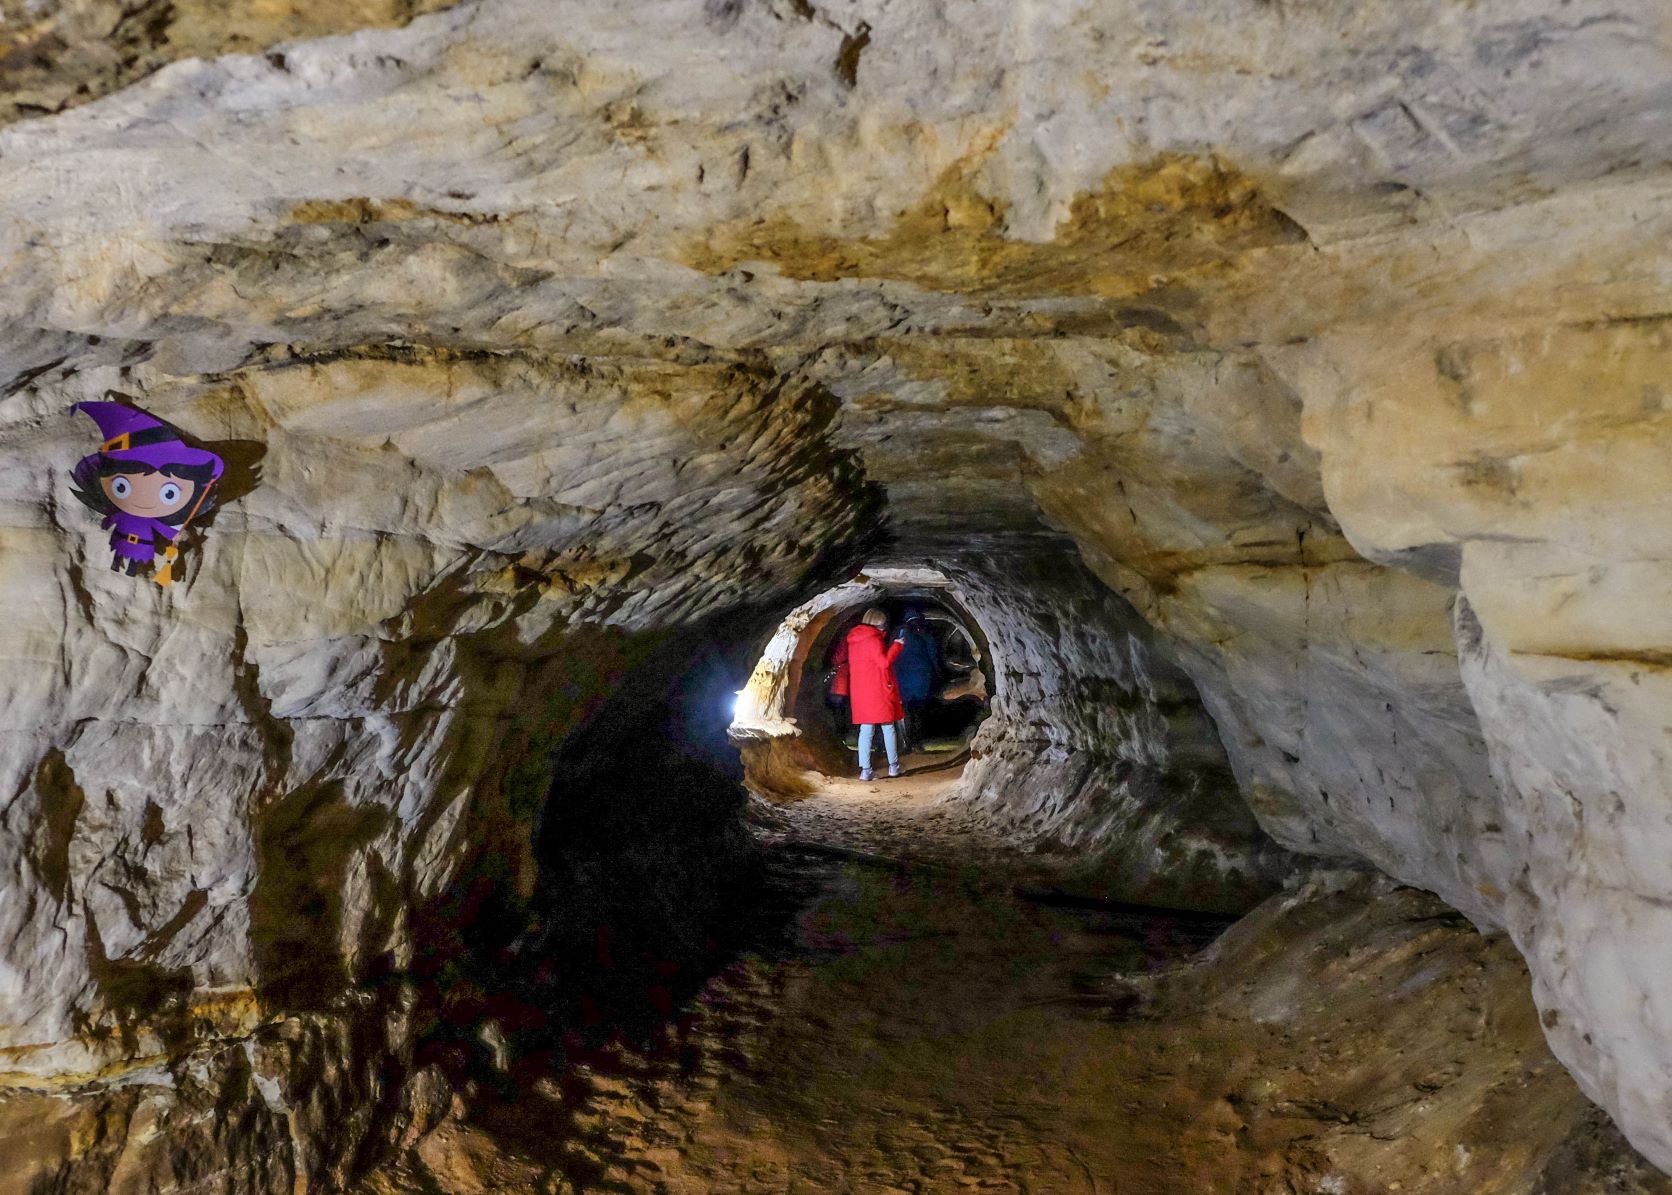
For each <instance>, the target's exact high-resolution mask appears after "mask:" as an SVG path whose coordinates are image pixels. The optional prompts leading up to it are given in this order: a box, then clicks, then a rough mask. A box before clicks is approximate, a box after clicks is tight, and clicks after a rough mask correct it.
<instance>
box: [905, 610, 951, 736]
mask: <svg viewBox="0 0 1672 1195" xmlns="http://www.w3.org/2000/svg"><path fill="white" fill-rule="evenodd" d="M894 637H895V640H896V641H897V642H898V643H899V644H900V654H899V655H898V656H897V657H896V658H895V660H894V677H895V680H896V681H898V682H899V685H900V701H901V703H902V704H903V705H904V706H905V707H906V716H905V717H904V718H902V719H901V730H902V732H903V737H904V739H905V743H906V745H905V747H904V748H903V749H904V750H908V751H920V750H922V748H923V707H924V706H925V705H926V704H928V701H929V698H930V696H931V695H932V694H933V693H934V691H935V682H936V681H937V680H938V679H939V677H940V645H939V644H938V643H936V642H935V636H934V634H933V633H932V632H931V631H930V630H929V621H928V619H926V618H924V617H923V611H922V610H921V609H920V608H919V607H917V606H911V607H908V608H907V610H906V616H905V618H904V620H903V621H902V622H901V624H900V629H899V630H898V631H897V632H895V636H894Z"/></svg>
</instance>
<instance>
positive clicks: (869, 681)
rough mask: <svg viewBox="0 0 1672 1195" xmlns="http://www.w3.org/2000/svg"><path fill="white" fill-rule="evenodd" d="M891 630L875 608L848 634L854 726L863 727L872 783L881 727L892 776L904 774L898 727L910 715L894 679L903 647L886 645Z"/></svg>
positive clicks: (865, 770) (865, 768) (864, 767)
mask: <svg viewBox="0 0 1672 1195" xmlns="http://www.w3.org/2000/svg"><path fill="white" fill-rule="evenodd" d="M887 626H888V615H887V614H885V613H884V612H883V610H882V607H880V606H872V607H871V608H870V609H869V610H867V611H865V614H864V616H863V617H862V618H861V619H860V622H859V625H858V626H856V627H854V628H853V630H851V631H849V632H848V638H847V648H848V700H849V701H850V702H851V703H852V705H853V720H854V724H855V725H856V726H858V727H859V778H860V779H861V780H869V779H871V743H872V741H873V739H874V737H875V735H876V729H877V727H879V726H880V727H882V741H883V746H884V747H885V748H886V749H887V751H888V774H889V775H890V776H898V775H899V774H900V744H899V740H898V738H897V737H896V735H895V731H894V724H895V723H896V722H898V721H899V720H900V719H901V718H903V717H905V716H906V711H905V707H904V706H903V705H901V704H900V686H899V684H898V683H897V682H896V681H895V679H894V657H895V656H897V655H899V654H900V645H899V644H898V643H895V644H892V645H887V646H885V645H884V643H883V629H884V628H885V627H887Z"/></svg>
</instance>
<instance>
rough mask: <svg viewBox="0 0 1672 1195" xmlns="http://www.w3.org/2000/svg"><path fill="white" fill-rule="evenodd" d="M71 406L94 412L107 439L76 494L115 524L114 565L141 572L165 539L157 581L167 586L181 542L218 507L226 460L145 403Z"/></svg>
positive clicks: (82, 470)
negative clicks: (195, 522)
mask: <svg viewBox="0 0 1672 1195" xmlns="http://www.w3.org/2000/svg"><path fill="white" fill-rule="evenodd" d="M72 409H73V410H77V411H80V412H82V413H83V414H84V415H87V416H89V417H90V418H91V419H92V420H93V422H94V423H96V424H98V425H99V434H100V435H102V436H103V437H104V443H103V444H101V445H99V450H98V451H97V452H95V453H93V454H92V455H90V456H85V457H83V458H82V459H81V460H80V461H79V462H78V463H77V464H76V467H75V468H74V470H72V471H71V473H70V478H71V480H72V482H73V483H74V484H73V491H72V492H73V493H74V494H75V496H76V497H77V498H79V499H81V501H82V502H84V503H85V504H87V505H88V506H90V507H92V508H93V509H94V510H96V511H98V512H99V513H100V514H102V515H103V516H104V522H103V524H101V525H102V526H105V527H109V528H110V529H111V532H110V550H111V552H112V553H113V556H112V559H111V562H110V567H111V568H112V569H118V570H119V569H122V568H124V567H125V568H126V569H127V570H128V575H129V576H130V577H131V576H134V575H135V574H136V573H138V572H139V570H140V568H141V566H145V565H154V564H155V562H156V558H157V543H158V541H159V540H161V541H162V543H163V544H164V548H163V564H162V567H161V568H158V569H156V571H155V572H154V574H153V576H152V580H154V581H156V583H157V584H158V585H161V586H163V587H164V588H167V587H168V586H169V585H170V584H172V583H173V581H174V562H175V560H176V559H177V558H178V556H179V549H178V548H177V547H176V546H175V544H174V541H175V539H177V538H178V537H179V535H180V533H181V532H182V531H184V530H185V529H186V527H187V526H189V525H190V523H191V521H192V520H193V519H195V518H197V517H199V516H201V515H203V514H205V513H207V512H208V510H209V509H210V507H211V506H212V505H213V499H212V497H211V495H212V493H213V491H214V489H215V483H216V482H218V481H220V479H221V473H222V472H223V471H225V469H226V462H224V461H223V460H221V458H220V457H218V456H216V455H215V454H214V453H212V452H210V451H208V450H207V449H203V448H193V447H192V446H191V445H189V444H187V443H186V442H185V441H184V440H182V439H181V438H180V433H179V432H178V431H177V430H175V429H174V428H173V427H171V426H169V425H168V424H166V423H164V422H163V421H162V420H161V419H158V418H156V417H155V416H153V415H150V414H147V413H146V412H145V411H142V410H140V409H139V408H138V407H130V406H127V405H125V404H123V403H116V402H82V403H77V404H76V405H75V406H74V407H73V408H72Z"/></svg>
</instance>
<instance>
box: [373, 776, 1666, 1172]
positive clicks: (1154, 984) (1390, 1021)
mask: <svg viewBox="0 0 1672 1195" xmlns="http://www.w3.org/2000/svg"><path fill="white" fill-rule="evenodd" d="M953 784H954V781H953V780H952V779H951V778H950V777H948V776H947V775H946V774H945V773H942V774H940V775H939V776H936V775H933V774H930V775H928V776H918V777H914V778H909V779H905V780H900V781H889V782H876V783H871V784H860V783H858V782H855V781H849V782H838V783H833V784H831V785H830V786H829V787H828V788H827V789H826V790H824V791H822V792H820V793H819V794H818V795H816V796H814V797H812V798H810V799H807V800H804V801H801V802H797V803H795V804H794V805H791V806H787V807H777V808H773V809H770V810H767V811H765V812H763V814H762V817H763V820H764V823H765V824H764V826H763V828H762V833H763V834H764V835H765V836H766V837H767V838H768V839H769V840H770V842H771V844H772V848H771V849H772V850H773V852H774V854H775V861H774V863H773V865H772V871H771V873H770V878H769V879H768V888H767V894H766V895H764V896H763V897H762V899H763V901H764V902H765V903H767V904H774V905H777V906H779V908H780V911H779V912H778V915H777V918H776V920H775V921H774V923H773V927H774V929H773V930H772V932H764V933H763V936H762V938H761V939H760V940H758V941H757V942H755V943H754V944H752V947H751V949H749V950H748V951H746V952H745V953H743V954H742V955H741V956H740V957H739V958H738V959H737V960H736V961H735V962H733V963H732V964H731V965H730V966H728V967H727V968H726V969H725V970H723V971H722V972H721V973H719V974H717V975H716V976H715V977H714V978H713V979H712V980H711V981H710V982H709V983H708V984H707V985H706V986H705V987H704V988H703V989H702V991H701V992H700V993H699V994H698V996H697V998H696V999H695V1001H694V1002H693V1003H692V1004H691V1005H690V1006H689V1007H687V1008H685V1009H682V1010H680V1012H679V1013H678V1014H677V1015H676V1016H675V1017H674V1018H671V1019H670V1020H669V1021H668V1022H667V1023H666V1024H665V1025H662V1026H660V1027H659V1028H658V1029H657V1030H656V1031H655V1032H654V1033H653V1034H652V1035H651V1036H650V1037H649V1038H648V1039H646V1040H645V1041H644V1042H643V1043H641V1044H637V1045H634V1044H629V1043H625V1042H617V1043H616V1044H615V1045H614V1046H612V1047H610V1048H608V1049H604V1050H601V1051H599V1052H597V1053H596V1054H594V1055H591V1056H589V1057H587V1058H586V1059H585V1061H584V1062H580V1063H579V1064H578V1065H574V1066H572V1067H571V1068H570V1069H569V1072H568V1073H569V1075H570V1077H571V1082H570V1083H569V1084H568V1085H567V1086H566V1087H563V1088H559V1087H557V1086H555V1085H552V1084H550V1083H549V1082H547V1083H543V1084H540V1085H539V1087H538V1090H536V1091H533V1092H530V1093H519V1094H518V1095H517V1096H516V1097H514V1098H511V1099H508V1100H507V1099H500V1098H496V1099H493V1100H490V1101H488V1102H486V1103H485V1104H484V1105H483V1106H482V1107H480V1108H479V1109H477V1110H475V1111H466V1110H463V1109H461V1112H460V1114H459V1115H458V1116H456V1117H455V1118H453V1119H450V1120H448V1121H447V1122H446V1123H445V1124H444V1125H442V1126H441V1127H440V1128H439V1129H438V1130H437V1131H436V1132H435V1133H433V1134H431V1135H429V1136H428V1137H425V1138H424V1139H423V1140H421V1141H420V1142H418V1143H417V1144H415V1145H414V1146H413V1147H412V1148H411V1149H409V1150H408V1151H407V1152H406V1153H405V1155H404V1156H403V1157H402V1159H401V1160H400V1161H399V1162H398V1163H397V1164H396V1165H395V1166H393V1167H391V1168H390V1169H388V1170H385V1171H383V1172H380V1173H379V1174H377V1175H375V1176H374V1177H372V1178H371V1179H370V1180H368V1182H367V1183H366V1185H365V1186H364V1187H363V1188H362V1189H361V1195H408V1193H413V1195H415V1193H417V1192H428V1193H430V1195H434V1192H436V1191H441V1192H444V1193H445V1195H463V1193H466V1192H468V1193H471V1195H475V1193H477V1192H502V1191H503V1192H510V1191H525V1190H540V1191H582V1190H597V1189H604V1190H621V1191H643V1192H663V1193H672V1192H691V1193H693V1195H695V1193H697V1192H705V1193H706V1192H784V1193H788V1192H827V1191H828V1192H839V1191H857V1190H865V1191H920V1192H954V1191H965V1190H981V1191H1002V1192H1012V1193H1020V1192H1046V1191H1049V1192H1062V1193H1064V1195H1068V1193H1074V1195H1088V1193H1095V1192H1100V1191H1101V1192H1109V1191H1116V1192H1119V1191H1134V1192H1157V1193H1159V1192H1166V1191H1204V1192H1206V1191H1213V1192H1227V1193H1231V1192H1236V1193H1248V1195H1266V1193H1268V1192H1288V1191H1306V1192H1315V1191H1316V1192H1332V1191H1339V1192H1347V1193H1349V1195H1360V1193H1365V1195H1368V1193H1369V1192H1383V1191H1390V1190H1391V1191H1413V1192H1422V1193H1427V1195H1450V1193H1454V1192H1459V1191H1469V1192H1481V1193H1487V1192H1491V1193H1497V1195H1512V1193H1513V1195H1555V1193H1556V1192H1562V1193H1564V1195H1605V1193H1613V1195H1624V1193H1626V1192H1631V1193H1633V1195H1662V1193H1663V1192H1667V1191H1672V1180H1668V1179H1667V1178H1665V1177H1664V1176H1663V1175H1661V1174H1659V1172H1657V1171H1655V1170H1654V1169H1653V1168H1652V1167H1651V1166H1649V1165H1648V1163H1647V1162H1645V1161H1644V1160H1643V1159H1642V1158H1640V1157H1638V1156H1637V1155H1636V1154H1635V1153H1634V1151H1632V1150H1631V1149H1630V1148H1629V1147H1628V1146H1626V1145H1625V1144H1624V1142H1623V1141H1621V1140H1620V1139H1619V1137H1618V1134H1617V1131H1616V1130H1614V1129H1613V1127H1612V1126H1611V1125H1609V1124H1608V1123H1607V1121H1606V1120H1605V1119H1603V1118H1602V1117H1601V1116H1600V1114H1599V1113H1598V1112H1597V1111H1596V1110H1595V1109H1594V1108H1592V1107H1591V1106H1590V1105H1589V1104H1588V1103H1587V1101H1586V1100H1585V1099H1584V1097H1583V1096H1582V1095H1581V1094H1580V1093H1579V1091H1578V1090H1577V1088H1576V1087H1575V1086H1574V1084H1573V1082H1572V1080H1571V1079H1570V1078H1569V1077H1568V1076H1567V1074H1566V1073H1565V1072H1564V1071H1563V1070H1562V1069H1561V1067H1560V1065H1559V1064H1558V1063H1557V1062H1556V1060H1555V1059H1554V1058H1553V1057H1552V1056H1551V1055H1550V1053H1549V1051H1548V1049H1547V1048H1546V1047H1545V1046H1544V1044H1543V1041H1542V1039H1541V1037H1540V1034H1539V1029H1538V1018H1537V1012H1536V1009H1535V1008H1534V1007H1533V1005H1532V1003H1531V1001H1530V1000H1529V999H1528V998H1527V994H1526V973H1525V969H1524V967H1523V966H1522V964H1521V962H1520V959H1519V957H1518V955H1517V954H1516V953H1515V951H1514V949H1513V948H1512V947H1511V946H1510V945H1509V943H1508V942H1507V941H1505V940H1504V939H1502V938H1499V939H1496V940H1489V939H1484V938H1482V937H1481V936H1480V935H1479V934H1478V933H1477V932H1476V931H1475V930H1474V929H1473V928H1472V927H1471V926H1469V924H1468V922H1467V921H1466V920H1465V919H1464V918H1462V917H1461V916H1459V915H1458V914H1457V913H1455V912H1454V911H1453V910H1451V909H1449V908H1447V907H1446V906H1445V905H1443V904H1442V903H1440V902H1439V901H1437V900H1435V899H1434V898H1433V897H1431V896H1429V895H1427V894H1425V893H1420V892H1417V891H1414V890H1411V889H1405V888H1398V887H1395V886H1393V885H1391V884H1388V883H1386V882H1384V881H1379V880H1376V879H1374V878H1372V877H1371V876H1368V875H1365V874H1357V875H1353V874H1349V873H1336V874H1335V875H1334V876H1333V877H1331V878H1330V879H1328V880H1320V881H1317V882H1314V883H1312V884H1311V885H1309V886H1307V887H1304V888H1302V889H1298V890H1295V891H1291V892H1288V893H1285V894H1283V895H1281V896H1277V897H1274V898H1272V899H1271V900H1270V901H1269V902H1267V903H1266V904H1264V905H1262V906H1261V907H1260V908H1259V909H1258V910H1257V911H1256V912H1254V913H1253V914H1252V915H1251V916H1249V917H1248V918H1246V919H1245V920H1244V921H1242V922H1240V923H1238V924H1237V925H1235V926H1234V927H1233V928H1231V929H1230V930H1229V931H1225V926H1226V925H1227V924H1228V921H1227V920H1224V919H1221V920H1214V919H1204V918H1199V917H1198V918H1193V919H1184V920H1180V919H1178V918H1177V917H1176V916H1170V915H1168V914H1166V913H1164V912H1160V911H1156V910H1150V911H1148V912H1145V911H1143V910H1135V909H1133V908H1131V907H1130V906H1118V905H1115V906H1112V905H1109V904H1107V903H1104V902H1099V901H1096V900H1081V901H1079V902H1078V903H1076V901H1074V900H1073V899H1068V898H1065V896H1064V895H1063V894H1062V893H1061V891H1060V889H1057V888H1056V887H1055V885H1056V884H1058V883H1060V882H1061V880H1062V879H1063V878H1064V869H1063V867H1062V865H1061V861H1060V860H1052V859H1050V858H1048V857H1046V858H1041V857H1038V856H1030V855H1026V854H1021V853H1018V852H1017V851H1016V850H1015V849H1014V847H1011V846H1008V845H1007V844H1006V842H1005V840H1004V839H1003V838H1002V837H999V836H996V835H994V834H993V833H992V832H991V830H990V829H988V828H984V827H983V826H982V825H981V823H980V822H979V821H978V820H975V819H973V818H971V816H970V815H969V813H968V811H967V810H966V809H964V808H963V807H962V806H960V804H959V803H958V802H956V801H949V800H947V796H948V794H949V793H950V792H951V790H952V787H953ZM1222 933H1223V936H1222V937H1221V936H1219V935H1221V934H1222ZM1216 937H1218V940H1217V941H1214V939H1215V938H1216ZM1209 943H1212V945H1211V946H1209ZM1204 947H1206V949H1204ZM554 1124H562V1125H565V1126H571V1127H572V1128H573V1129H574V1130H577V1131H574V1132H572V1133H569V1134H565V1135H563V1136H562V1137H561V1138H554V1137H552V1136H551V1135H550V1134H545V1135H544V1141H542V1132H541V1128H542V1126H549V1125H554ZM560 1141H561V1144H560Z"/></svg>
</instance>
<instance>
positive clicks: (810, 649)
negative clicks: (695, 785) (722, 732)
mask: <svg viewBox="0 0 1672 1195" xmlns="http://www.w3.org/2000/svg"><path fill="white" fill-rule="evenodd" d="M872 609H880V610H882V611H883V613H884V615H885V616H886V618H887V625H886V629H885V638H888V639H889V640H892V639H893V638H894V637H896V636H897V635H899V634H900V633H901V632H902V630H903V628H905V626H906V624H907V622H908V621H909V620H911V619H912V617H913V616H914V615H915V616H916V617H917V619H918V622H917V624H916V626H917V627H918V628H920V631H921V634H922V635H923V636H924V639H923V640H920V641H919V642H920V644H921V643H927V644H928V645H930V646H928V647H927V648H926V649H925V650H926V656H925V662H926V663H927V664H928V666H929V669H932V671H928V672H926V673H925V674H924V675H920V676H917V677H908V678H906V679H904V680H903V681H901V682H900V683H901V694H902V700H903V702H904V704H906V705H907V706H908V707H909V708H908V709H907V711H906V712H907V715H908V719H909V722H908V721H902V723H901V725H900V728H899V730H900V739H901V748H902V756H901V766H902V768H903V769H905V770H907V771H914V770H921V771H933V770H941V769H949V768H956V767H960V766H962V764H963V763H964V762H965V761H966V760H967V758H968V753H969V747H970V744H971V742H972V741H973V740H974V738H975V737H976V734H977V732H978V731H979V729H980V727H981V725H982V723H983V722H985V721H986V720H987V718H988V717H989V716H990V714H991V702H992V696H993V694H994V692H995V690H996V678H995V675H994V671H993V662H992V648H991V647H990V645H989V644H988V641H987V636H986V634H985V632H984V631H983V630H982V629H981V626H980V623H979V622H978V621H977V620H976V618H975V617H974V616H973V615H972V614H971V613H970V612H969V611H968V609H967V608H965V606H964V605H963V603H962V602H960V601H959V599H958V597H957V596H956V593H955V589H954V586H953V585H952V583H951V582H950V581H949V580H948V579H947V577H946V576H945V575H944V574H943V573H940V572H939V571H937V570H935V569H931V568H924V567H915V568H914V567H909V566H906V567H884V568H876V567H873V568H869V569H865V570H861V572H860V573H859V574H857V575H856V576H855V577H854V578H853V579H851V580H849V581H848V582H846V583H845V584H843V585H840V586H835V587H833V588H831V589H829V590H827V591H825V592H824V593H821V594H819V595H817V596H816V597H814V598H813V599H811V600H810V601H809V602H806V603H804V604H803V605H801V606H799V607H797V608H796V609H795V610H793V611H792V612H791V613H790V614H789V615H787V616H786V617H785V619H784V621H783V622H782V623H780V624H779V626H778V628H777V630H776V631H775V632H774V633H773V635H772V637H771V639H770V640H769V641H768V643H767V645H766V647H765V649H764V650H763V652H762V654H761V658H760V659H759V661H758V662H757V663H756V665H755V667H754V669H753V671H752V672H751V673H750V676H749V681H748V684H747V685H745V687H744V688H743V689H742V690H740V691H739V692H738V694H737V701H736V706H735V713H734V717H733V719H732V723H731V726H730V734H731V736H732V739H733V741H735V742H736V743H737V744H738V747H739V749H740V751H741V752H742V754H743V758H744V761H745V766H746V769H750V775H751V778H752V779H753V780H754V781H755V783H756V784H757V785H759V786H762V787H763V789H764V790H765V791H775V792H779V793H783V792H793V791H798V790H801V789H804V788H806V787H807V786H808V785H809V784H810V783H812V782H813V781H812V780H811V779H809V777H816V776H823V777H836V776H848V775H852V774H854V773H855V771H856V769H857V764H856V762H855V760H856V758H857V755H856V753H857V750H858V728H857V726H856V725H855V724H854V720H853V711H852V708H851V705H850V703H849V702H848V700H847V699H846V698H845V697H843V696H841V695H840V694H838V693H837V692H836V690H838V689H839V688H841V685H839V684H838V683H837V679H838V676H839V675H840V670H841V667H842V664H843V660H844V657H845V654H846V639H847V636H848V634H849V632H850V631H852V630H853V628H854V627H856V626H858V625H859V623H860V621H861V619H862V618H863V617H864V615H865V613H866V611H868V610H872ZM898 671H899V669H896V672H898ZM908 739H910V740H911V741H910V742H908V741H907V740H908ZM878 751H879V752H880V751H881V746H880V744H879V746H878ZM794 769H800V770H801V771H802V772H803V773H804V775H803V776H801V777H795V776H794V775H793V771H794Z"/></svg>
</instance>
